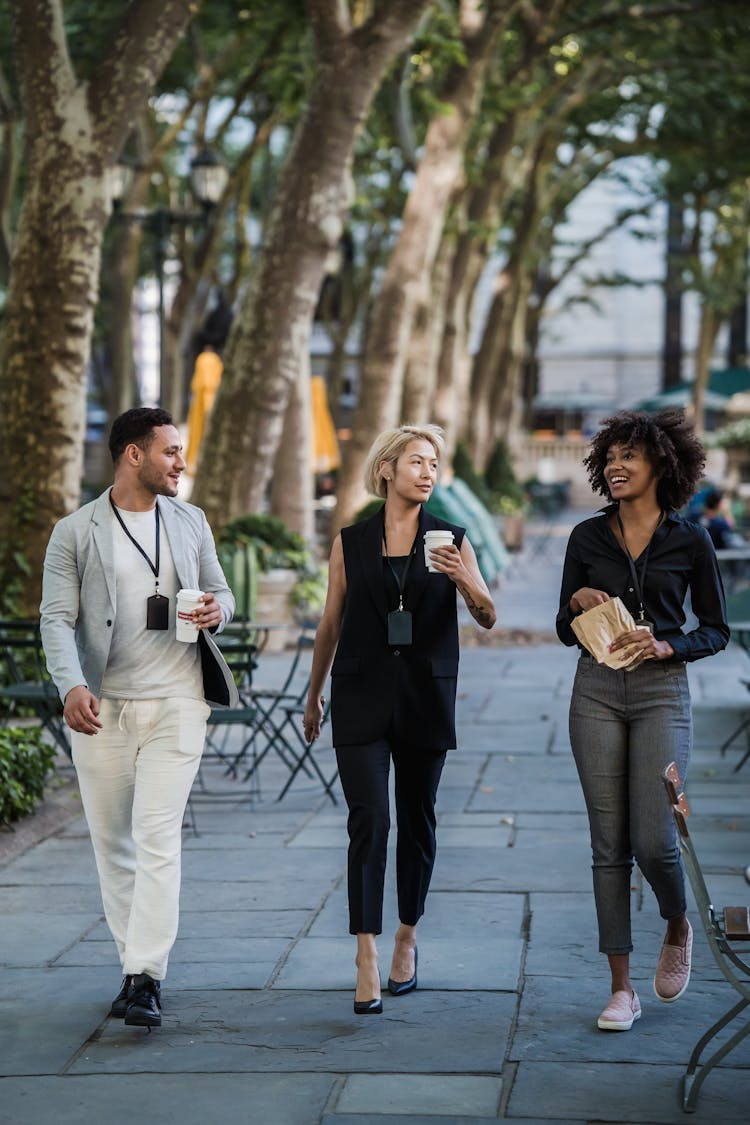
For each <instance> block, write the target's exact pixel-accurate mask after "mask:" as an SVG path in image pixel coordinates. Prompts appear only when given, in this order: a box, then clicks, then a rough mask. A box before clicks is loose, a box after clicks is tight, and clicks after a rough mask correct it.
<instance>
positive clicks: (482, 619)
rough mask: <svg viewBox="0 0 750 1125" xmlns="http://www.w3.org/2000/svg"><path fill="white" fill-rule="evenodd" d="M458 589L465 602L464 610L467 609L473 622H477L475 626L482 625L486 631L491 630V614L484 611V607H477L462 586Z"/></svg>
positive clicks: (486, 610)
mask: <svg viewBox="0 0 750 1125" xmlns="http://www.w3.org/2000/svg"><path fill="white" fill-rule="evenodd" d="M458 589H459V592H460V593H461V596H462V597H463V599H464V601H465V602H466V608H467V609H468V611H469V613H470V614H471V616H472V617H473V618H474V620H475V621H476V622H477V624H479V625H483V626H484V627H485V628H486V629H487V628H491V627H492V614H491V613H490V611H489V610H488V609H485V608H484V606H481V605H477V603H476V602H475V601H474V599H473V598H472V596H471V594H470V593H469V591H468V590H467V589H465V588H464V587H463V586H459V587H458Z"/></svg>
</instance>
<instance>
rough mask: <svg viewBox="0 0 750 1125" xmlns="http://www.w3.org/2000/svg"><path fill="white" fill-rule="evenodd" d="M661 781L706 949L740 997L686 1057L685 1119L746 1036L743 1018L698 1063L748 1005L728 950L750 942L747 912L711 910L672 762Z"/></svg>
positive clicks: (745, 978) (746, 976)
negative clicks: (709, 1080)
mask: <svg viewBox="0 0 750 1125" xmlns="http://www.w3.org/2000/svg"><path fill="white" fill-rule="evenodd" d="M663 778H664V784H665V786H666V790H667V796H668V798H669V802H670V804H671V806H672V814H673V816H674V819H675V823H676V824H677V831H678V836H679V842H680V851H681V853H682V859H683V862H684V864H685V870H686V872H687V876H688V879H689V880H690V886H691V887H692V890H693V895H694V897H695V902H696V905H697V907H698V912H699V914H700V919H701V923H702V925H703V931H704V933H705V935H706V938H707V939H708V945H709V948H710V950H711V953H712V954H713V956H714V960H715V961H716V964H717V965H718V966H719V969H720V970H721V973H722V975H723V976H724V977H725V979H726V980H727V981H728V982H729V983H730V984H731V986H732V988H734V989H735V991H736V992H737V993H738V994H739V996H740V1000H739V1001H738V1002H737V1003H736V1004H734V1006H733V1007H731V1008H730V1009H729V1010H728V1011H727V1012H725V1014H724V1015H723V1016H722V1017H721V1018H720V1019H718V1020H717V1021H716V1023H714V1024H713V1025H712V1026H711V1027H710V1028H709V1029H708V1031H706V1032H705V1034H703V1035H702V1036H701V1037H700V1039H699V1040H698V1042H697V1043H696V1045H695V1048H694V1049H693V1053H692V1055H691V1056H690V1061H689V1063H688V1066H687V1070H686V1071H685V1076H684V1078H683V1089H682V1108H683V1109H684V1110H685V1112H686V1113H694V1112H695V1108H696V1103H697V1101H698V1093H699V1091H700V1088H701V1086H702V1085H703V1083H704V1081H705V1079H706V1078H707V1076H708V1074H709V1071H711V1070H713V1068H714V1067H715V1066H716V1065H717V1063H720V1062H721V1060H722V1059H723V1058H724V1057H725V1056H726V1055H728V1054H729V1052H730V1051H732V1050H734V1048H735V1047H736V1046H737V1045H738V1043H741V1042H742V1040H743V1039H744V1038H745V1037H746V1036H747V1035H748V1034H750V1018H748V1016H745V1020H744V1023H743V1024H742V1025H741V1026H740V1027H738V1028H737V1030H736V1031H735V1032H734V1033H733V1034H732V1035H731V1036H730V1037H729V1038H728V1039H726V1040H725V1041H724V1042H723V1043H722V1045H721V1046H720V1047H718V1048H717V1049H716V1050H715V1051H714V1053H713V1054H712V1055H710V1056H709V1057H708V1058H707V1059H705V1060H704V1061H703V1062H701V1055H702V1053H703V1050H704V1048H705V1047H706V1046H707V1045H708V1044H709V1043H710V1041H711V1040H712V1039H713V1038H714V1036H715V1035H717V1034H718V1033H719V1032H720V1031H722V1030H723V1029H724V1028H725V1027H728V1025H729V1024H730V1023H731V1022H732V1020H734V1019H736V1018H737V1017H738V1016H740V1015H741V1014H742V1013H743V1012H744V1011H745V1009H746V1008H747V1007H748V1005H750V964H748V962H747V961H743V960H742V958H741V957H739V956H738V955H737V953H735V951H734V949H733V948H732V945H733V943H735V942H738V941H750V915H749V912H748V907H747V906H725V907H724V908H723V910H716V909H715V907H714V906H713V903H712V902H711V898H710V896H709V893H708V888H707V887H706V883H705V880H704V878H703V872H702V871H701V866H700V863H699V862H698V857H697V856H696V854H695V848H694V847H693V842H692V840H691V839H690V834H689V832H688V827H687V818H688V816H689V815H690V809H689V807H688V803H687V799H686V797H685V794H684V793H683V791H682V783H681V781H680V775H679V773H678V771H677V766H676V765H675V763H674V762H670V764H669V765H668V766H667V768H666V770H665V771H664V775H663Z"/></svg>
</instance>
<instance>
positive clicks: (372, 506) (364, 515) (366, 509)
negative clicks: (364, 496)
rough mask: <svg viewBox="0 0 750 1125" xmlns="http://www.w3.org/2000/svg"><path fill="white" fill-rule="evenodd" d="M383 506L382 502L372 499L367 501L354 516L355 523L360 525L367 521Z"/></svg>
mask: <svg viewBox="0 0 750 1125" xmlns="http://www.w3.org/2000/svg"><path fill="white" fill-rule="evenodd" d="M383 506H384V501H383V500H378V499H373V500H368V501H367V503H366V504H363V506H362V507H361V508H360V509H359V511H358V512H357V513H356V515H355V516H354V522H355V523H362V521H363V520H369V518H370V516H374V515H375V513H376V512H379V511H380V509H381V508H382V507H383Z"/></svg>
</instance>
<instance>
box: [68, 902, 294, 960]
mask: <svg viewBox="0 0 750 1125" xmlns="http://www.w3.org/2000/svg"><path fill="white" fill-rule="evenodd" d="M309 917H310V913H309V911H307V910H263V909H258V910H217V911H213V910H207V911H205V912H204V911H183V912H182V913H181V916H180V932H179V937H178V940H180V941H184V940H193V941H196V940H201V941H204V940H205V939H211V940H213V939H215V938H225V939H228V938H229V936H230V935H231V938H232V939H233V940H236V941H244V940H245V939H246V938H252V939H253V940H255V939H256V938H274V939H281V938H292V937H295V936H296V935H297V934H298V933H299V932H300V930H301V929H302V928H303V926H305V925H306V923H307V921H308V919H309ZM87 941H106V942H111V941H112V935H111V934H110V932H109V927H108V926H107V923H106V922H104V921H102V922H100V923H99V924H98V925H97V926H96V927H95V929H93V930H91V931H90V932H89V933H88V935H87ZM209 949H210V947H209ZM209 949H207V952H208V951H209Z"/></svg>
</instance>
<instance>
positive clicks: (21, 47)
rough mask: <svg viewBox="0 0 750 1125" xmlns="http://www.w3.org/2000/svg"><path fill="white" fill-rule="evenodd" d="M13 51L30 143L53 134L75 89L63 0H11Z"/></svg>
mask: <svg viewBox="0 0 750 1125" xmlns="http://www.w3.org/2000/svg"><path fill="white" fill-rule="evenodd" d="M10 13H11V23H12V27H13V47H14V53H15V56H16V69H17V73H18V77H19V82H20V87H21V106H22V109H23V113H24V118H25V122H26V135H27V139H28V140H29V141H30V142H32V143H33V141H34V140H35V139H36V138H37V137H39V136H41V135H42V134H43V133H44V132H45V130H50V131H51V130H52V129H53V128H54V126H53V120H54V118H55V117H56V115H57V112H58V107H59V106H60V104H61V103H62V102H63V101H64V100H66V99H67V97H69V96H70V93H71V92H72V90H73V89H74V87H75V82H76V79H75V74H74V72H73V66H72V64H71V61H70V55H69V53H68V42H67V38H66V35H65V27H64V24H63V12H62V0H10Z"/></svg>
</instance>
